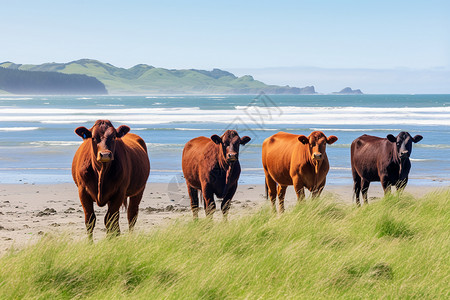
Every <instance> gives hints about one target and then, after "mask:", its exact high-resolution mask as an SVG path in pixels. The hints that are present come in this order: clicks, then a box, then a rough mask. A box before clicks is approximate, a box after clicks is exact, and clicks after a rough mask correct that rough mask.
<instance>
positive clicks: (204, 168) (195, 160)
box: [182, 130, 250, 218]
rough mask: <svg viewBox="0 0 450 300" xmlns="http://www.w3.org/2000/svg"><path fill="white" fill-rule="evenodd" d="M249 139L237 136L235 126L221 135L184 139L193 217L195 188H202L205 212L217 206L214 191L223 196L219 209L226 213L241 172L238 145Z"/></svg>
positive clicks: (195, 208) (184, 155) (196, 196)
mask: <svg viewBox="0 0 450 300" xmlns="http://www.w3.org/2000/svg"><path fill="white" fill-rule="evenodd" d="M249 141H250V138H249V137H248V136H244V137H242V138H240V137H239V135H238V133H237V132H236V131H235V130H227V131H225V133H224V134H223V135H222V136H218V135H213V136H211V138H207V137H204V136H201V137H197V138H194V139H192V140H190V141H189V142H187V143H186V145H185V146H184V149H183V157H182V167H183V174H184V177H185V179H186V184H187V188H188V193H189V197H190V198H191V208H192V213H193V215H194V218H198V190H201V192H202V195H203V201H204V207H205V213H206V215H207V216H209V217H212V214H213V213H214V212H215V210H216V203H215V202H214V195H216V196H217V197H218V198H222V199H223V200H222V205H221V209H222V213H223V215H224V217H225V218H226V217H227V213H228V210H229V209H230V202H231V199H232V198H233V196H234V193H235V192H236V189H237V186H238V179H239V175H240V173H241V165H240V164H239V160H238V158H239V145H245V144H247V143H248V142H249Z"/></svg>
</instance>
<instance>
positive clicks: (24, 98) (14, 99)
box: [0, 97, 33, 101]
mask: <svg viewBox="0 0 450 300" xmlns="http://www.w3.org/2000/svg"><path fill="white" fill-rule="evenodd" d="M1 100H7V101H9V100H13V101H16V100H33V98H27V97H17V98H16V97H12V98H10V97H1V98H0V101H1Z"/></svg>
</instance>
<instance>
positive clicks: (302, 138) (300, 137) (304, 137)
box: [298, 135, 309, 145]
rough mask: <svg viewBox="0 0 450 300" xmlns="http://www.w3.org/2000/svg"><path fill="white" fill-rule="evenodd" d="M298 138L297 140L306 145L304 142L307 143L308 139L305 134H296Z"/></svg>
mask: <svg viewBox="0 0 450 300" xmlns="http://www.w3.org/2000/svg"><path fill="white" fill-rule="evenodd" d="M298 140H299V141H300V142H301V143H302V144H303V145H306V144H308V143H309V139H308V138H307V137H306V136H304V135H299V136H298Z"/></svg>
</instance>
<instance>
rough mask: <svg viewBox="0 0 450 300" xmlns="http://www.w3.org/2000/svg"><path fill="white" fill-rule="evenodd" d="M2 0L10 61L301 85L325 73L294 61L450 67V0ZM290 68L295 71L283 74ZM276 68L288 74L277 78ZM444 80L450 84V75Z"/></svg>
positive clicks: (320, 66) (3, 56)
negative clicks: (225, 75)
mask: <svg viewBox="0 0 450 300" xmlns="http://www.w3.org/2000/svg"><path fill="white" fill-rule="evenodd" d="M0 5H1V7H2V13H1V17H0V36H1V41H2V42H1V44H0V61H13V62H16V63H33V64H37V63H44V62H68V61H72V60H77V59H80V58H92V59H98V60H100V61H103V62H108V63H111V64H113V65H116V66H119V67H126V68H128V67H131V66H133V65H136V64H139V63H145V64H149V65H153V66H157V67H164V68H202V69H212V68H222V69H226V70H234V71H235V72H237V73H238V74H241V73H242V74H244V73H248V72H251V71H253V72H255V73H259V74H263V73H264V72H265V73H264V74H265V75H264V74H263V78H265V80H264V81H266V82H267V81H269V82H268V83H277V84H282V83H283V82H286V84H291V85H295V86H302V85H306V84H315V85H319V86H320V76H315V77H319V79H318V80H316V82H308V83H307V82H306V81H307V80H304V76H303V77H301V79H302V80H303V81H302V82H299V81H296V76H297V75H295V74H294V73H293V71H292V70H294V69H296V70H299V71H298V72H297V74H300V73H301V74H303V75H304V72H305V68H306V69H308V68H311V67H314V68H317V69H315V70H316V71H317V70H329V69H332V70H342V69H343V70H345V71H347V73H348V72H350V73H349V74H351V70H352V69H358V70H360V69H364V70H373V69H377V70H391V71H393V72H395V70H405V69H408V70H418V72H428V71H430V72H431V73H430V74H435V73H436V72H438V73H439V74H441V73H442V72H448V71H449V70H450V17H449V16H450V1H444V0H427V1H401V0H400V1H394V0H391V1H384V0H379V1H364V0H360V1H345V0H341V1H331V0H324V1H320V0H310V1H283V0H280V1H246V2H244V1H242V0H241V1H195V0H193V1H114V0H113V1H111V0H108V1H104V0H101V1H96V0H90V1H84V0H78V1H68V0H67V1H65V0H59V1H58V0H53V1H45V0H40V1H30V0H22V1H4V0H0ZM286 68H288V69H289V70H290V71H291V72H290V75H289V77H283V76H281V75H282V73H283V70H286ZM264 70H266V71H264ZM270 70H271V71H272V72H274V70H277V71H276V72H275V73H278V75H277V76H273V78H271V77H270V72H271V71H270ZM440 72H441V73H440ZM288 73H289V72H288ZM447 74H448V73H447ZM360 76H361V74H359V75H358V78H360ZM424 76H425V77H426V76H434V75H424ZM255 78H256V79H258V77H256V76H255ZM299 79H300V78H299ZM336 79H337V80H338V79H339V78H336ZM369 79H370V78H369ZM370 80H373V78H372V79H370ZM279 81H281V82H279ZM317 81H319V82H317ZM358 82H359V81H358ZM343 83H344V82H343ZM351 83H352V82H348V85H351ZM446 85H447V86H448V87H446ZM414 86H416V84H415V83H414V82H412V83H411V88H413V87H414ZM442 86H443V87H442V89H444V90H445V89H447V91H448V92H449V93H450V82H449V81H445V79H444V81H443V82H442ZM359 87H360V86H354V88H359ZM330 88H332V87H331V86H330V85H329V84H328V85H327V86H323V89H325V90H326V89H330ZM333 88H334V87H333ZM367 88H369V90H370V86H367V87H366V89H367ZM442 89H440V88H439V87H438V88H437V89H436V92H440V91H441V90H442ZM438 90H439V91H438ZM372 92H383V91H378V90H375V91H372ZM386 92H389V91H386ZM406 92H407V90H406ZM411 92H420V91H415V90H412V91H411Z"/></svg>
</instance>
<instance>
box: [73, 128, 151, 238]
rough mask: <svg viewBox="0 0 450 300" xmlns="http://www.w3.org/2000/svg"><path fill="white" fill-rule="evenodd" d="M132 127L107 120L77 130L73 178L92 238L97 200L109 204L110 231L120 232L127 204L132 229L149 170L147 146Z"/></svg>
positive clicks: (89, 234)
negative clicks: (80, 140)
mask: <svg viewBox="0 0 450 300" xmlns="http://www.w3.org/2000/svg"><path fill="white" fill-rule="evenodd" d="M129 131H130V127H128V126H125V125H122V126H120V127H119V128H117V130H116V129H115V128H114V126H113V125H112V124H111V122H110V121H108V120H98V121H96V122H95V124H94V126H93V127H92V128H91V129H86V128H85V127H78V128H77V129H75V133H76V134H78V135H79V136H80V137H82V138H83V143H82V144H81V146H80V147H79V148H78V150H77V152H76V153H75V156H74V158H73V163H72V177H73V180H74V181H75V184H76V185H77V186H78V194H79V196H80V201H81V204H82V206H83V210H84V222H85V224H86V229H87V232H88V236H89V238H90V239H92V231H93V230H94V226H95V221H96V217H95V213H94V202H96V203H97V205H98V206H100V207H102V206H105V205H106V204H108V212H107V213H106V215H105V226H106V228H107V232H108V234H111V233H115V234H119V233H120V228H119V208H120V206H121V205H122V204H123V205H125V207H127V197H130V202H129V205H128V211H127V215H128V224H129V228H130V230H132V229H133V227H134V225H135V223H136V219H137V214H138V209H139V203H140V202H141V199H142V194H143V193H144V188H145V184H146V182H147V178H148V175H149V173H150V162H149V159H148V155H147V147H146V145H145V142H144V140H143V139H142V138H140V137H139V136H138V135H136V134H133V133H128V132H129Z"/></svg>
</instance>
